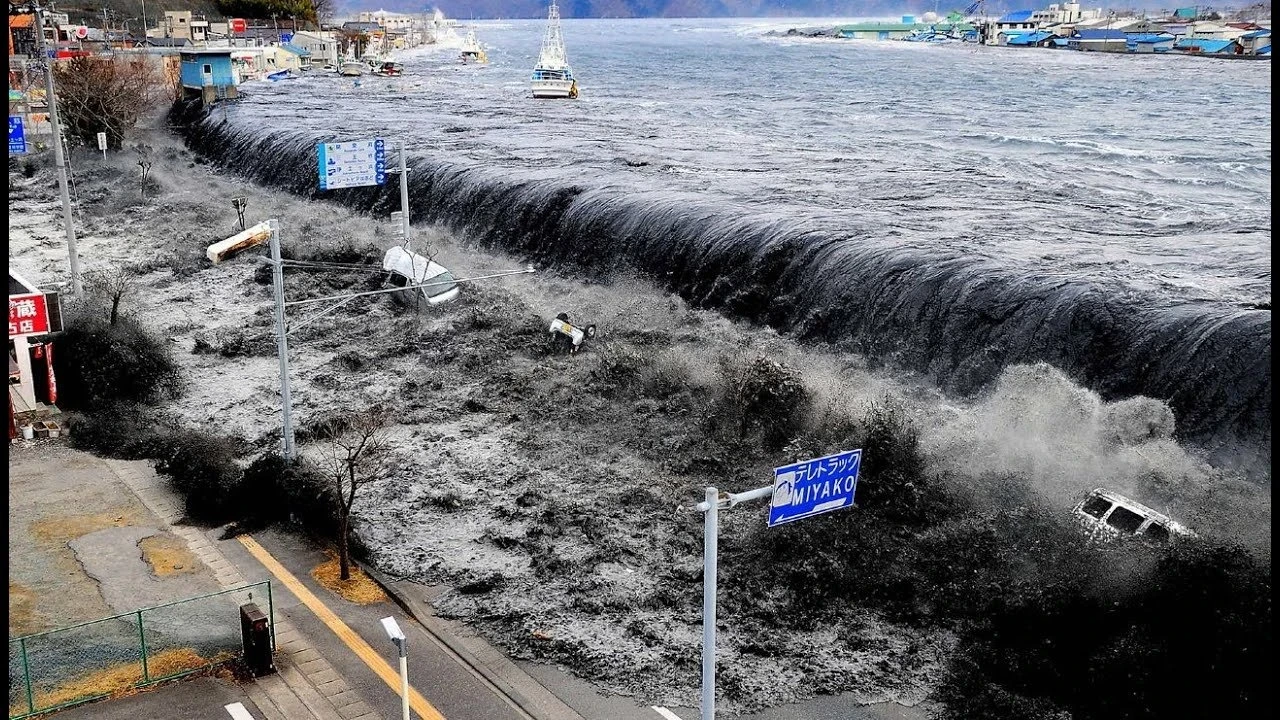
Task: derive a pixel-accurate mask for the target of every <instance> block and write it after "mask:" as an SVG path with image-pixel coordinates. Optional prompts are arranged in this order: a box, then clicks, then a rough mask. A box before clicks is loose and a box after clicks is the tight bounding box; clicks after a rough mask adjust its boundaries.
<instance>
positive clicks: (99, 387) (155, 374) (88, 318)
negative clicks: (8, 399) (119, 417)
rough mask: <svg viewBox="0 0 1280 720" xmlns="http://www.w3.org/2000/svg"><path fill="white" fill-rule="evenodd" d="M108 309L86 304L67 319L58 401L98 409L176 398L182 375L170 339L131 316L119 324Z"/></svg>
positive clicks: (58, 364) (57, 361) (57, 360)
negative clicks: (108, 314)
mask: <svg viewBox="0 0 1280 720" xmlns="http://www.w3.org/2000/svg"><path fill="white" fill-rule="evenodd" d="M104 312H105V311H104ZM104 312H93V310H92V309H91V308H87V307H80V308H77V309H76V310H75V311H74V312H73V313H70V314H69V315H68V317H67V318H66V321H65V322H64V326H63V331H62V334H61V335H60V336H59V338H58V344H57V352H55V353H54V357H53V361H54V362H53V364H54V372H56V373H57V376H58V406H59V407H61V408H62V409H64V410H85V411H94V410H96V409H99V408H106V407H110V406H112V405H116V404H119V403H126V404H130V403H144V404H145V403H153V402H157V401H160V400H164V399H167V398H172V397H176V396H177V395H178V394H179V393H180V391H181V378H180V375H179V372H178V365H177V363H175V362H174V359H173V354H172V352H171V351H170V349H169V346H168V344H167V343H165V342H164V341H163V340H161V339H160V338H158V337H156V336H155V335H154V334H152V333H151V332H150V331H148V330H147V329H146V328H144V327H142V326H141V325H139V324H138V323H137V322H136V321H134V320H132V319H130V318H128V317H121V318H119V320H118V321H117V322H116V323H115V324H114V325H113V324H111V323H110V322H108V321H107V319H106V317H105V315H104Z"/></svg>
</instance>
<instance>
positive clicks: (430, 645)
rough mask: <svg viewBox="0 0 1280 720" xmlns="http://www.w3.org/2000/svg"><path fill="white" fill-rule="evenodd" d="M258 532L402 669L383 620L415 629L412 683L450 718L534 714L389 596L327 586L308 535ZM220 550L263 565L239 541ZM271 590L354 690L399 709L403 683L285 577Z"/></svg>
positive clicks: (515, 719)
mask: <svg viewBox="0 0 1280 720" xmlns="http://www.w3.org/2000/svg"><path fill="white" fill-rule="evenodd" d="M254 539H255V540H257V541H258V543H259V544H261V545H262V546H263V547H264V548H265V549H266V550H267V551H268V552H270V553H271V554H272V555H273V556H274V557H275V558H276V559H277V560H279V561H280V563H281V564H283V565H284V566H286V567H287V568H290V569H292V570H293V576H294V577H295V578H296V579H297V580H298V581H300V582H301V583H302V584H303V585H304V586H305V587H306V588H307V589H308V590H310V591H311V593H313V594H314V595H315V596H316V597H317V598H318V599H320V600H321V601H322V602H323V603H324V604H325V605H327V606H328V607H329V608H330V609H332V610H333V611H334V612H335V613H336V614H337V615H338V616H340V617H341V619H342V622H343V623H345V624H346V626H347V627H349V628H350V629H351V630H353V631H355V632H356V633H357V634H358V635H359V636H360V638H362V639H363V640H364V642H365V643H367V644H368V646H369V647H371V648H373V649H374V651H375V652H377V653H378V654H379V655H380V657H381V658H382V659H383V660H385V661H386V662H387V663H388V664H389V665H390V666H391V667H392V668H393V669H397V672H398V667H399V665H398V663H399V659H398V655H397V652H396V648H395V645H394V644H392V643H391V641H390V640H388V639H387V636H386V633H385V632H384V631H383V629H382V623H381V619H382V618H384V617H388V616H390V617H394V618H396V621H397V622H398V623H399V625H400V627H401V628H402V629H404V631H405V633H406V634H407V635H408V636H409V663H408V665H409V684H410V685H411V686H412V687H413V688H415V689H417V690H418V691H419V692H420V693H421V694H422V695H423V696H424V697H425V698H426V699H427V701H428V702H429V703H430V704H431V705H432V706H434V707H435V708H436V710H438V711H439V712H440V714H441V715H443V716H444V717H446V718H449V720H529V718H530V716H529V715H527V714H525V713H524V712H522V711H521V710H520V709H519V708H518V707H517V706H515V705H514V704H513V703H512V702H510V701H509V700H507V699H506V698H505V697H503V696H502V695H500V694H499V693H497V692H495V691H494V689H493V687H492V686H490V685H489V684H487V683H486V682H485V681H484V680H483V679H482V678H481V677H479V676H478V675H477V674H475V673H474V672H472V671H471V670H470V669H469V668H467V667H465V666H463V665H461V664H459V663H458V662H457V661H456V660H455V658H454V657H453V656H452V655H450V653H448V652H447V651H446V650H445V649H444V648H442V647H441V646H440V645H439V644H438V643H436V642H435V641H434V640H432V639H431V638H430V637H429V636H428V635H427V634H426V633H425V632H424V631H423V629H422V626H420V625H418V624H417V623H416V622H415V621H413V619H412V618H410V617H408V616H407V614H406V613H404V611H403V610H401V609H400V607H399V606H398V605H396V604H395V603H393V602H391V601H390V600H388V601H386V602H381V603H376V604H373V605H357V604H355V603H351V602H348V601H346V600H344V599H342V598H340V597H338V596H337V595H335V594H333V593H332V592H330V591H329V590H327V589H325V588H323V587H321V586H320V584H319V583H317V582H315V580H314V579H312V578H311V576H310V574H309V573H308V572H306V570H305V569H306V568H313V567H315V566H316V565H319V564H320V563H322V562H324V560H325V559H326V558H325V555H324V554H323V553H322V552H320V551H319V550H318V549H316V548H315V547H313V546H311V545H310V544H308V543H307V542H306V541H304V540H301V539H299V538H296V537H293V536H290V535H287V534H284V533H279V532H266V533H261V534H256V535H254ZM219 550H221V551H222V552H223V554H224V555H226V556H227V558H228V559H229V560H231V562H233V563H234V564H236V565H237V566H238V567H240V568H242V569H244V570H246V571H248V570H249V569H250V568H253V567H254V566H255V565H256V566H258V567H259V568H260V567H261V564H260V563H258V561H257V560H256V559H255V558H253V557H252V556H251V555H250V554H249V553H248V551H246V550H245V549H244V547H243V545H241V544H240V543H238V542H229V541H228V542H221V543H219ZM262 572H264V571H261V570H260V571H259V573H257V574H254V575H252V577H257V576H259V574H260V573H262ZM273 590H274V599H275V608H276V612H277V613H282V614H283V615H284V616H285V617H287V618H288V619H289V620H290V621H291V622H292V623H293V624H294V626H295V627H297V628H298V630H299V631H300V632H301V633H302V634H304V635H306V636H307V638H308V639H309V640H310V641H311V643H312V644H313V645H314V646H315V648H316V649H317V650H318V651H319V652H320V654H321V655H322V656H324V657H325V658H327V659H328V660H329V662H330V663H332V664H333V665H334V667H335V668H337V669H338V671H339V672H340V673H341V674H342V675H343V677H344V678H345V679H346V680H347V682H348V683H349V684H350V685H351V686H352V687H353V688H354V689H355V690H356V692H358V693H360V695H361V696H363V697H364V698H365V700H366V701H367V702H368V703H369V704H370V705H371V706H372V707H373V708H374V709H375V710H377V711H378V712H379V714H380V715H382V716H383V717H385V718H398V717H400V710H401V706H400V697H399V694H398V692H397V690H398V688H396V689H394V690H393V689H392V688H391V687H389V686H388V684H387V683H386V682H385V681H384V680H383V678H381V677H379V676H378V674H376V673H375V671H374V669H373V668H371V667H370V666H369V665H368V664H367V663H366V662H364V661H363V660H362V659H361V658H360V657H359V656H358V655H357V654H356V653H355V652H353V650H352V649H351V648H350V647H349V646H348V645H347V644H346V643H344V642H343V640H342V639H341V638H340V637H339V635H338V634H337V633H335V632H334V630H333V629H332V628H330V627H328V626H327V625H326V623H325V622H324V621H322V620H321V618H319V617H318V616H317V615H316V613H315V612H314V611H313V610H312V609H310V608H308V607H306V606H305V605H303V604H302V602H301V601H300V600H299V598H298V597H297V595H295V594H294V593H293V592H292V591H290V590H288V589H287V588H286V587H285V584H284V583H282V582H273Z"/></svg>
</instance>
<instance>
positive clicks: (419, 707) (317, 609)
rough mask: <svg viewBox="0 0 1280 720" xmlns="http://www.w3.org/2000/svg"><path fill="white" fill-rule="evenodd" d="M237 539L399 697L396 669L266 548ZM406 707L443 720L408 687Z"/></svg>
mask: <svg viewBox="0 0 1280 720" xmlns="http://www.w3.org/2000/svg"><path fill="white" fill-rule="evenodd" d="M239 540H240V543H241V544H243V545H244V546H245V548H246V549H248V551H249V554H251V555H253V556H254V557H255V558H257V559H258V562H260V563H262V565H263V566H264V567H265V568H267V571H268V572H270V573H271V574H272V575H275V576H276V578H277V579H279V580H280V582H282V583H284V586H285V587H287V588H289V590H290V592H292V593H293V594H294V595H296V596H297V598H298V599H299V600H301V601H302V604H303V605H306V606H307V607H308V608H310V609H311V612H313V613H315V614H316V617H318V618H320V622H322V623H324V624H325V625H328V626H329V629H330V630H332V631H333V634H334V635H337V636H338V639H339V640H341V641H342V642H343V643H345V644H346V646H347V647H349V648H351V652H353V653H355V654H356V656H357V657H359V658H360V659H361V660H363V661H364V664H365V665H368V666H369V669H370V670H372V671H373V672H374V674H376V675H377V676H378V677H380V678H382V681H383V682H385V683H386V684H387V686H388V687H390V688H391V690H392V691H393V692H395V694H396V697H399V696H400V671H399V670H392V669H391V665H390V664H389V663H388V662H387V661H386V660H383V659H382V656H381V655H379V654H378V653H377V652H375V651H374V649H373V648H372V647H369V643H367V642H365V641H364V638H362V637H360V636H359V635H357V634H356V631H354V630H352V629H351V628H349V627H347V624H346V623H344V622H342V619H341V618H339V617H338V616H337V615H335V614H334V612H333V611H332V610H330V609H329V607H328V606H327V605H325V604H324V603H323V602H321V601H320V598H318V597H316V596H315V594H314V593H312V592H311V591H310V590H308V589H307V586H306V585H303V584H302V583H301V582H300V581H299V580H298V578H296V577H294V576H293V573H291V572H289V571H288V570H286V569H285V567H284V566H283V565H281V564H280V561H279V560H276V559H275V557H273V556H272V555H271V553H269V552H267V549H266V548H264V547H262V546H261V545H259V544H258V541H257V540H254V539H253V538H251V537H249V536H248V535H241V536H240V537H239ZM409 707H410V708H412V709H413V711H414V712H416V713H417V714H418V717H420V718H422V720H444V716H443V715H441V714H440V711H439V710H436V709H435V708H434V707H432V705H431V703H429V702H427V699H426V698H424V697H422V693H419V692H418V691H417V690H416V689H414V688H413V687H412V686H410V687H409Z"/></svg>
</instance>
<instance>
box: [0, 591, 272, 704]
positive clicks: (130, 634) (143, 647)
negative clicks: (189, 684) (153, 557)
mask: <svg viewBox="0 0 1280 720" xmlns="http://www.w3.org/2000/svg"><path fill="white" fill-rule="evenodd" d="M250 602H252V603H256V604H257V605H258V607H259V608H262V609H265V610H266V611H267V618H268V619H269V623H270V626H271V634H272V637H271V642H272V647H273V648H274V646H275V606H274V604H273V602H272V598H271V581H269V580H266V581H263V582H260V583H254V584H252V585H245V586H243V587H239V588H235V589H232V590H223V591H221V592H217V593H211V594H209V595H201V596H199V597H193V598H188V599H186V600H179V601H177V602H172V603H166V604H164V605H157V606H155V607H150V608H144V609H142V610H137V611H135V612H131V613H128V614H125V615H116V616H114V617H108V618H102V619H101V620H93V621H91V622H87V623H81V624H79V625H71V626H69V627H64V628H58V629H57V630H49V631H47V632H42V633H36V634H34V635H26V636H23V637H20V638H14V639H12V640H10V641H9V718H10V719H11V720H17V719H18V718H26V717H30V716H32V715H37V714H41V713H46V712H49V711H50V710H55V709H58V708H62V707H67V706H69V705H76V704H79V703H83V702H89V701H90V700H97V699H99V698H103V697H108V696H110V695H114V694H116V693H118V692H121V691H123V690H128V689H131V688H136V687H142V686H144V685H150V684H152V683H157V682H161V681H163V680H170V679H173V678H176V677H179V676H182V675H187V674H189V673H193V672H196V671H199V670H204V669H206V668H209V667H212V666H214V665H218V664H220V663H223V662H226V661H228V660H231V659H233V658H236V657H239V656H240V655H241V654H242V652H243V639H242V637H241V632H240V606H241V605H244V604H245V603H250ZM264 606H265V607H264Z"/></svg>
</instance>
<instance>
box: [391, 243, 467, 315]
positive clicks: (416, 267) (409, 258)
mask: <svg viewBox="0 0 1280 720" xmlns="http://www.w3.org/2000/svg"><path fill="white" fill-rule="evenodd" d="M382 269H383V270H386V271H387V272H388V273H390V275H391V284H392V285H395V286H396V287H406V286H409V285H425V287H422V288H419V290H420V291H421V292H422V297H424V298H426V300H427V302H428V303H430V304H432V305H439V304H440V303H446V302H449V301H450V300H453V299H454V298H456V297H458V283H457V282H456V281H455V280H454V279H453V273H450V272H449V269H448V268H446V267H445V266H443V265H439V264H437V263H435V262H434V261H432V260H430V259H429V258H426V257H423V256H422V255H419V254H417V253H415V252H412V251H410V250H406V249H404V248H402V247H399V246H397V247H393V248H391V249H390V250H388V251H387V254H386V255H385V256H383V258H382ZM394 294H395V295H397V296H398V295H400V293H394ZM409 297H410V298H412V297H413V296H412V295H410V296H409Z"/></svg>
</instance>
